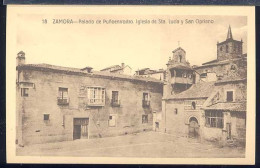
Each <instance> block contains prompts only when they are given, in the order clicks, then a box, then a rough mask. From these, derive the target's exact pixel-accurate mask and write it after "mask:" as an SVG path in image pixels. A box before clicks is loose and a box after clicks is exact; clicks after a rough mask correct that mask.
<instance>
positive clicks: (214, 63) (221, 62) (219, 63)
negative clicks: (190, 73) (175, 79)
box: [194, 58, 242, 69]
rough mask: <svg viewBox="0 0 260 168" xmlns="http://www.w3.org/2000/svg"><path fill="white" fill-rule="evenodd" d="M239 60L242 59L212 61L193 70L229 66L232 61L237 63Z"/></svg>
mask: <svg viewBox="0 0 260 168" xmlns="http://www.w3.org/2000/svg"><path fill="white" fill-rule="evenodd" d="M240 59H242V58H235V59H230V60H223V61H213V63H209V62H206V63H204V64H202V65H201V66H198V67H195V68H194V69H199V68H204V67H207V66H215V65H225V64H229V63H231V62H233V61H238V60H240Z"/></svg>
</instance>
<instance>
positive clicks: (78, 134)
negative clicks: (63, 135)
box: [73, 125, 81, 139]
mask: <svg viewBox="0 0 260 168" xmlns="http://www.w3.org/2000/svg"><path fill="white" fill-rule="evenodd" d="M80 137H81V126H80V125H74V130H73V139H80Z"/></svg>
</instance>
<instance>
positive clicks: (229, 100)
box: [227, 91, 233, 102]
mask: <svg viewBox="0 0 260 168" xmlns="http://www.w3.org/2000/svg"><path fill="white" fill-rule="evenodd" d="M232 101H233V91H227V102H232Z"/></svg>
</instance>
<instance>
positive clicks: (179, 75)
mask: <svg viewBox="0 0 260 168" xmlns="http://www.w3.org/2000/svg"><path fill="white" fill-rule="evenodd" d="M172 53H173V55H172V58H170V59H169V61H168V63H167V64H166V65H167V75H166V81H167V86H166V87H165V89H164V90H165V94H178V93H180V92H182V91H184V90H187V89H188V88H189V87H190V86H191V85H192V84H193V83H194V74H193V70H192V68H191V66H190V63H189V62H188V61H186V51H185V50H184V49H182V48H181V47H178V48H177V49H175V50H173V51H172Z"/></svg>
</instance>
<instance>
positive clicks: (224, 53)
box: [217, 26, 243, 61]
mask: <svg viewBox="0 0 260 168" xmlns="http://www.w3.org/2000/svg"><path fill="white" fill-rule="evenodd" d="M242 47H243V41H242V39H241V41H237V40H234V39H233V35H232V31H231V27H230V26H229V27H228V33H227V38H226V40H225V41H223V42H221V43H219V42H218V43H217V59H218V60H219V61H223V60H227V59H234V58H238V57H241V56H242V54H243V51H242Z"/></svg>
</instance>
